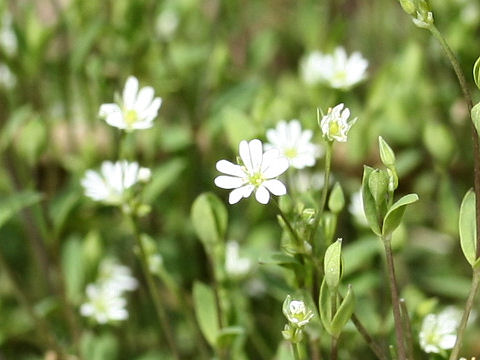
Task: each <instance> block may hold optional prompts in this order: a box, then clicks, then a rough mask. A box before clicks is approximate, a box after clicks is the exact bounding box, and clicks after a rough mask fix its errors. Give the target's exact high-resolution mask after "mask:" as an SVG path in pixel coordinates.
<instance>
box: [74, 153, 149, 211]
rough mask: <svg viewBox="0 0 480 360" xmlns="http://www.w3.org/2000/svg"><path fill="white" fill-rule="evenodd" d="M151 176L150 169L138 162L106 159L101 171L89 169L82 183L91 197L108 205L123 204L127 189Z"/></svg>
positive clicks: (87, 194) (86, 193)
mask: <svg viewBox="0 0 480 360" xmlns="http://www.w3.org/2000/svg"><path fill="white" fill-rule="evenodd" d="M150 176H151V171H150V169H148V168H144V167H140V166H139V165H138V163H136V162H128V161H125V160H122V161H117V162H115V163H112V162H110V161H104V162H103V163H102V165H101V168H100V172H98V171H95V170H87V172H86V173H85V176H84V177H83V179H82V180H81V184H82V186H83V188H84V189H85V195H86V196H88V197H89V198H91V199H93V200H95V201H101V202H103V203H105V204H108V205H121V204H123V203H124V201H125V199H126V190H127V189H130V188H131V187H132V186H134V185H135V184H137V183H138V182H146V181H148V180H149V179H150Z"/></svg>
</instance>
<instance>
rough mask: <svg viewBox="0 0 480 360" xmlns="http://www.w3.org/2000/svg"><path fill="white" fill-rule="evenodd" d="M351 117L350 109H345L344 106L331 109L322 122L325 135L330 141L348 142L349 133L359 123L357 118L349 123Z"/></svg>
mask: <svg viewBox="0 0 480 360" xmlns="http://www.w3.org/2000/svg"><path fill="white" fill-rule="evenodd" d="M349 117H350V109H348V108H347V107H346V108H344V105H343V104H338V105H337V106H335V107H334V108H333V109H332V108H329V109H328V112H327V115H324V116H323V117H322V120H321V122H320V128H321V129H322V133H323V135H324V136H325V137H326V138H327V139H328V140H329V141H333V140H337V141H340V142H345V141H347V134H348V131H349V130H350V128H351V127H352V126H353V124H355V122H356V121H357V118H355V119H353V120H351V121H350V122H348V118H349Z"/></svg>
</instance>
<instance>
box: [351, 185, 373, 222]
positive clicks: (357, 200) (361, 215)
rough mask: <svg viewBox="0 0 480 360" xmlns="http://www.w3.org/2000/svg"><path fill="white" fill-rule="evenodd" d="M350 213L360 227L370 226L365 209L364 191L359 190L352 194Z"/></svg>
mask: <svg viewBox="0 0 480 360" xmlns="http://www.w3.org/2000/svg"><path fill="white" fill-rule="evenodd" d="M348 211H349V212H350V214H352V215H353V217H354V218H355V220H356V221H357V222H358V224H359V225H362V226H368V221H367V217H366V216H365V210H364V209H363V197H362V190H359V191H357V192H355V193H353V194H352V197H351V198H350V205H349V207H348Z"/></svg>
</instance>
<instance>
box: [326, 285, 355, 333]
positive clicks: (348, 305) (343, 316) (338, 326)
mask: <svg viewBox="0 0 480 360" xmlns="http://www.w3.org/2000/svg"><path fill="white" fill-rule="evenodd" d="M354 309H355V295H354V294H353V289H352V286H351V285H348V290H347V295H346V296H345V298H344V299H343V301H342V303H341V304H340V307H339V308H338V310H337V313H336V314H335V316H334V317H333V320H332V324H331V331H332V335H333V336H335V337H337V338H338V337H339V336H340V333H341V332H342V330H343V328H344V327H345V325H346V324H347V322H348V320H350V318H351V317H352V314H353V311H354Z"/></svg>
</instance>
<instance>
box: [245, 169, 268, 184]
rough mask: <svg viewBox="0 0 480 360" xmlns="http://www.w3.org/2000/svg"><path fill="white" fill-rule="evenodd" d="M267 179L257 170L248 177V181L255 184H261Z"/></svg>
mask: <svg viewBox="0 0 480 360" xmlns="http://www.w3.org/2000/svg"><path fill="white" fill-rule="evenodd" d="M264 181H265V178H264V177H263V175H262V173H260V172H257V173H254V174H252V175H250V176H249V177H248V182H249V183H250V184H252V185H254V186H260V185H262V183H263V182H264Z"/></svg>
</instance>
